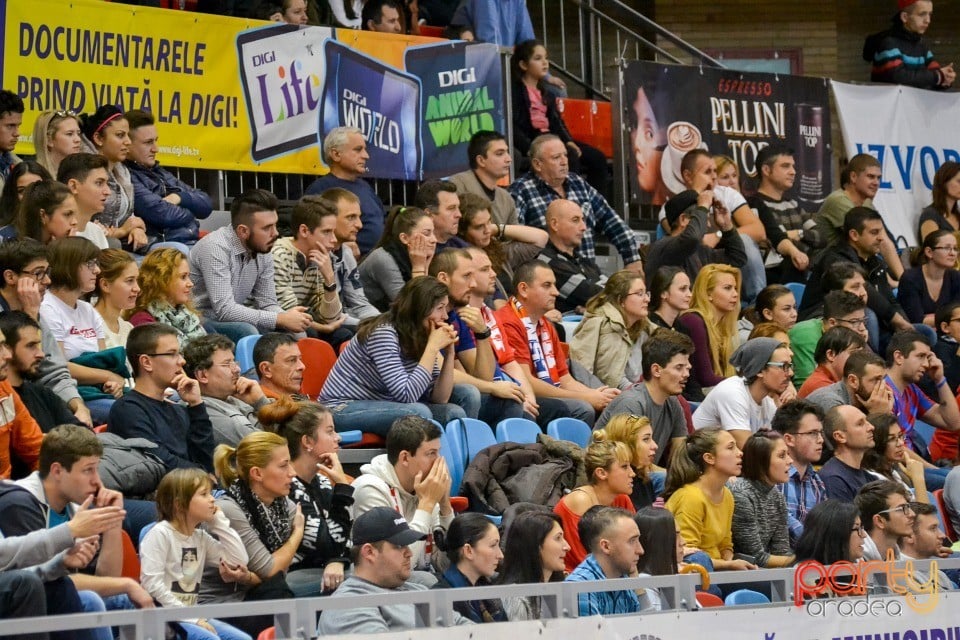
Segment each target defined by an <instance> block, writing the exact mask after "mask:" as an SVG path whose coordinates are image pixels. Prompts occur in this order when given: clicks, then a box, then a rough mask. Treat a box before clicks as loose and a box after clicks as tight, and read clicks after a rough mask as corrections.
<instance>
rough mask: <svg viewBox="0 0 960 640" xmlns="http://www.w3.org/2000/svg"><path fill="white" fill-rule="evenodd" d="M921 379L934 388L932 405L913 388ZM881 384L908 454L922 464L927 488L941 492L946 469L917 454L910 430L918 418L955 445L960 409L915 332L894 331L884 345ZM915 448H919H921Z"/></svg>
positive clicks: (915, 436)
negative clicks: (887, 390)
mask: <svg viewBox="0 0 960 640" xmlns="http://www.w3.org/2000/svg"><path fill="white" fill-rule="evenodd" d="M924 376H926V377H927V378H929V380H930V381H931V382H932V383H933V385H934V389H935V391H936V392H937V401H938V402H936V403H935V402H934V401H933V400H931V399H930V397H929V396H927V394H925V393H924V392H923V391H922V390H921V389H920V387H919V386H917V385H918V383H919V382H920V380H921V379H922V378H923V377H924ZM884 381H885V382H886V383H887V386H888V387H890V390H891V391H892V392H893V414H894V415H895V416H897V422H898V423H899V424H900V428H901V429H902V430H903V433H904V434H905V435H906V436H907V442H906V444H907V452H908V455H909V456H910V457H911V458H914V459H915V460H919V461H920V462H922V463H923V466H924V474H923V475H924V478H925V479H926V481H927V489H928V490H930V491H936V490H937V489H942V488H943V483H944V480H945V479H946V475H947V469H940V468H938V467H935V466H934V465H932V464H930V462H929V461H926V460H924V459H923V458H922V457H921V456H920V455H919V454H918V453H917V449H918V446H917V445H918V444H920V443H919V441H918V437H919V434H917V433H916V432H915V431H914V428H913V427H914V424H915V423H916V421H917V419H921V420H923V421H924V422H926V423H927V424H930V425H933V426H934V427H936V428H937V430H938V432H940V431H941V430H942V431H944V432H949V433H944V436H943V437H942V438H943V439H945V440H947V441H951V440H952V441H953V442H956V433H955V432H957V431H960V408H958V407H957V399H956V397H954V391H953V389H951V388H950V383H949V382H948V381H947V378H946V376H945V375H944V374H943V363H942V362H940V358H938V357H937V356H936V355H935V354H934V353H933V351H932V350H931V349H930V345H929V344H928V343H927V339H926V338H925V337H924V336H922V335H920V334H919V333H917V332H916V331H898V332H897V333H895V334H893V337H892V338H891V339H890V344H889V345H888V346H887V377H886V378H885V379H884ZM943 439H942V440H941V442H943ZM923 444H929V443H923ZM954 446H955V445H954ZM919 448H920V449H923V447H922V446H920V447H919Z"/></svg>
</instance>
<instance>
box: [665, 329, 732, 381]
mask: <svg viewBox="0 0 960 640" xmlns="http://www.w3.org/2000/svg"><path fill="white" fill-rule="evenodd" d="M677 323H679V324H680V325H682V326H683V330H684V332H685V333H686V334H687V335H688V336H690V339H691V340H693V346H694V351H693V355H692V356H691V357H690V364H691V365H693V367H692V369H691V371H690V374H691V375H692V376H693V377H694V378H695V379H696V380H697V382H698V383H699V384H700V386H701V387H713V386H715V385H718V384H720V383H721V382H723V381H724V380H725V379H726V378H725V377H724V376H718V375H717V374H716V373H714V371H713V362H712V361H711V360H710V338H709V336H707V325H706V324H705V323H704V321H703V316H701V315H700V314H699V313H685V314H683V315H682V316H680V317H679V318H677Z"/></svg>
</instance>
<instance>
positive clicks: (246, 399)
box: [0, 322, 272, 447]
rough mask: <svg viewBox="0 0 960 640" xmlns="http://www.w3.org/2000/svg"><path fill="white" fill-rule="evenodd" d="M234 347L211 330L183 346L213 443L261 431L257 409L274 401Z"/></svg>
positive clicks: (234, 441) (186, 370) (233, 443)
mask: <svg viewBox="0 0 960 640" xmlns="http://www.w3.org/2000/svg"><path fill="white" fill-rule="evenodd" d="M2 326H3V325H2V322H0V327H2ZM233 350H234V345H233V342H231V341H230V338H227V337H226V336H221V335H218V334H216V333H211V334H209V335H205V336H200V337H199V338H194V339H193V340H191V341H190V342H188V343H187V346H186V347H185V348H184V351H183V358H184V360H186V364H185V365H184V367H183V370H184V373H186V374H187V375H188V376H189V377H191V378H193V379H194V380H196V381H197V384H199V385H200V396H201V397H202V398H203V403H204V404H205V405H207V415H208V416H209V417H210V423H211V424H212V425H213V440H214V442H216V444H228V445H230V446H231V447H236V446H237V444H238V443H239V442H240V441H241V440H243V438H244V437H245V436H247V435H249V434H251V433H253V432H254V431H260V430H261V427H260V423H259V421H258V420H257V411H259V410H260V408H261V407H263V406H264V405H267V404H269V403H270V402H272V400H271V399H270V398H268V397H267V396H266V395H265V394H264V393H263V389H261V388H260V385H259V384H257V383H256V382H254V381H253V380H251V379H250V378H244V377H243V376H241V375H240V365H239V364H237V361H236V359H235V358H234V355H233Z"/></svg>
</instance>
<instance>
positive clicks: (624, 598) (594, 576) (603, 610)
mask: <svg viewBox="0 0 960 640" xmlns="http://www.w3.org/2000/svg"><path fill="white" fill-rule="evenodd" d="M618 577H621V578H623V577H625V576H618ZM606 579H607V576H606V575H605V574H604V573H603V569H601V568H600V565H599V564H598V563H597V560H596V558H594V557H593V554H592V553H591V554H589V555H588V556H587V557H586V558H584V559H583V562H581V563H580V564H578V565H577V568H576V569H574V570H573V571H572V572H571V573H570V575H568V576H567V579H566V580H564V582H589V581H595V580H606ZM577 603H578V604H579V607H580V615H581V616H597V615H600V616H608V615H611V614H614V613H637V612H638V611H640V599H639V598H637V594H636V593H634V592H633V591H631V590H629V589H627V590H624V591H594V592H593V593H581V594H580V595H579V596H577Z"/></svg>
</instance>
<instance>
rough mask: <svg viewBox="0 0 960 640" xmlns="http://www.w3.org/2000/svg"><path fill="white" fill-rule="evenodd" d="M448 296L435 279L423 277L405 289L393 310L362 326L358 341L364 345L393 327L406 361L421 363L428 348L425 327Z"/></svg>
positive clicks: (393, 305)
mask: <svg viewBox="0 0 960 640" xmlns="http://www.w3.org/2000/svg"><path fill="white" fill-rule="evenodd" d="M447 296H448V292H447V287H446V286H444V284H443V283H441V282H440V281H439V280H437V279H436V278H433V277H431V276H421V277H419V278H414V279H413V280H410V281H409V282H407V284H405V285H403V289H400V293H398V294H397V299H396V300H394V301H393V303H392V304H391V305H390V310H389V311H387V312H386V313H381V314H380V315H379V316H375V317H373V318H368V319H366V320H364V321H363V322H361V323H360V327H359V328H358V330H357V340H359V341H360V342H361V343H365V342H366V341H367V339H368V338H370V335H371V334H372V333H373V332H374V331H375V330H376V329H378V328H379V327H381V326H383V325H387V324H389V325H393V328H394V329H395V330H396V332H397V339H398V341H399V342H400V351H401V352H402V353H403V355H404V356H405V357H407V358H411V359H413V360H419V359H420V356H422V355H423V350H424V349H425V348H426V347H427V338H429V337H430V332H429V331H427V330H426V329H425V328H424V326H423V321H424V319H425V318H426V317H427V316H429V315H430V312H431V311H433V308H434V307H435V306H437V304H438V303H439V302H440V301H441V300H443V299H444V298H446V297H447Z"/></svg>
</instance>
